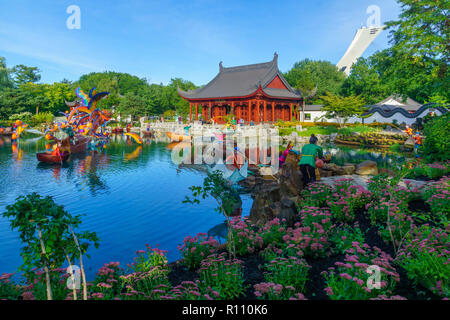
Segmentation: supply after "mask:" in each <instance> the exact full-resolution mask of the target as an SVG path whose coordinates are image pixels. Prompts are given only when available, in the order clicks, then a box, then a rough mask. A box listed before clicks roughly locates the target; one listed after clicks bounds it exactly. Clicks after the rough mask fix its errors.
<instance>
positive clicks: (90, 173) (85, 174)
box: [68, 151, 109, 196]
mask: <svg viewBox="0 0 450 320" xmlns="http://www.w3.org/2000/svg"><path fill="white" fill-rule="evenodd" d="M73 163H74V164H75V161H74V162H73ZM107 164H108V157H107V155H106V154H102V153H98V152H97V151H90V152H89V154H88V155H87V156H85V157H84V158H82V159H81V160H79V161H78V162H77V164H76V165H74V166H73V169H72V170H69V172H73V171H76V173H77V174H78V176H79V177H80V180H81V181H82V182H81V183H78V182H75V186H76V187H81V189H80V190H84V188H83V186H87V187H89V190H90V192H91V194H92V195H93V196H95V195H96V194H97V193H98V192H99V191H107V190H109V187H108V185H107V184H106V183H105V182H104V181H103V180H102V179H101V178H100V176H99V174H98V172H97V170H98V169H104V168H105V167H107ZM71 176H72V175H70V176H69V175H68V178H69V179H70V178H71Z"/></svg>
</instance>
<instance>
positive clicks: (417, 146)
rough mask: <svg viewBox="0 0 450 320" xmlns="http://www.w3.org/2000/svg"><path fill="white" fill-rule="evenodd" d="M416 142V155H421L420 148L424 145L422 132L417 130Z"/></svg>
mask: <svg viewBox="0 0 450 320" xmlns="http://www.w3.org/2000/svg"><path fill="white" fill-rule="evenodd" d="M413 139H414V141H415V144H414V153H415V154H416V157H417V158H418V157H419V148H420V147H421V146H422V138H421V137H420V132H416V135H415V136H414V137H413Z"/></svg>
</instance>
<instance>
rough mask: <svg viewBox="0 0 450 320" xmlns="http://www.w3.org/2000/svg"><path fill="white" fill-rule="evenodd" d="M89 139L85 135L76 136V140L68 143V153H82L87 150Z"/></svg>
mask: <svg viewBox="0 0 450 320" xmlns="http://www.w3.org/2000/svg"><path fill="white" fill-rule="evenodd" d="M90 141H91V139H90V138H89V137H85V136H81V135H79V136H77V142H76V143H75V144H70V153H84V152H86V150H87V147H88V145H89V142H90Z"/></svg>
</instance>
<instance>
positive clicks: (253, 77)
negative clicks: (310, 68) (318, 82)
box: [178, 53, 301, 99]
mask: <svg viewBox="0 0 450 320" xmlns="http://www.w3.org/2000/svg"><path fill="white" fill-rule="evenodd" d="M219 66H220V71H219V73H218V74H217V76H216V77H215V78H214V79H213V80H211V81H210V82H209V83H208V84H207V85H206V86H204V87H202V88H200V89H196V90H191V91H183V90H181V89H179V88H178V93H179V94H180V95H181V96H182V97H184V98H186V99H208V98H230V97H246V96H249V95H252V94H253V93H255V92H256V91H257V90H258V88H259V87H260V86H261V88H262V90H263V91H264V93H266V94H267V95H268V96H272V97H275V98H291V99H301V96H300V94H299V93H298V92H296V91H295V90H294V89H292V87H291V86H290V85H289V83H287V81H286V80H285V79H284V77H283V75H282V74H281V72H280V70H279V69H278V55H277V54H276V53H275V55H274V58H273V60H272V61H270V62H265V63H258V64H250V65H244V66H238V67H230V68H225V67H223V66H222V62H221V63H220V64H219ZM276 76H278V77H279V78H280V80H281V81H282V82H283V84H284V85H285V86H286V88H287V90H285V89H275V88H268V87H267V86H268V85H269V84H270V83H271V82H272V81H273V80H274V79H275V77H276Z"/></svg>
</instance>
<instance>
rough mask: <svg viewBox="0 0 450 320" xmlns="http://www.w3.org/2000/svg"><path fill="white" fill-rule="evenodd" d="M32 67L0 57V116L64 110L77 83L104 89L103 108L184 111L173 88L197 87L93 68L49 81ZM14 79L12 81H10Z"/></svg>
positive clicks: (134, 112) (159, 112) (128, 111)
mask: <svg viewBox="0 0 450 320" xmlns="http://www.w3.org/2000/svg"><path fill="white" fill-rule="evenodd" d="M38 72H39V70H38V69H37V68H36V67H27V66H24V65H18V66H15V67H14V68H13V69H12V70H10V69H8V67H7V66H6V62H5V58H3V57H0V119H8V118H9V116H10V115H12V114H18V113H22V112H31V113H33V114H35V113H37V112H38V111H42V112H51V113H53V114H54V115H58V114H59V113H60V112H63V111H66V110H67V106H66V104H65V102H64V100H66V101H73V100H74V99H75V98H76V96H75V89H76V88H77V87H81V89H82V90H83V91H85V92H86V93H87V92H89V90H90V89H91V88H93V87H96V89H97V92H101V91H108V92H109V93H110V94H109V96H108V98H107V99H102V100H100V101H99V103H98V104H97V106H98V107H100V108H103V109H109V110H111V109H113V108H114V107H115V108H114V109H115V110H116V113H117V112H121V113H123V114H124V115H130V114H131V115H134V116H142V115H162V114H163V113H164V112H165V111H168V110H172V111H173V112H175V113H177V114H180V115H186V114H187V113H188V112H189V103H188V102H187V101H185V100H184V99H183V98H181V97H180V96H179V94H178V92H177V88H178V87H179V88H181V89H182V90H192V89H196V88H197V87H196V86H195V85H194V84H193V83H192V82H190V81H186V80H183V79H181V78H174V79H171V81H170V83H169V84H168V85H167V86H165V85H163V84H149V83H148V82H147V80H146V79H145V78H138V77H136V76H132V75H130V74H128V73H120V72H111V71H106V72H93V73H90V74H86V75H83V76H81V77H80V79H79V80H78V81H76V82H74V83H72V82H70V81H69V80H67V79H64V80H63V81H61V82H55V83H53V84H38V83H35V82H36V81H38V80H39V79H40V75H39V74H38ZM13 80H14V81H13Z"/></svg>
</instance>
